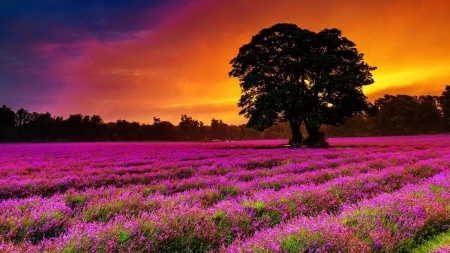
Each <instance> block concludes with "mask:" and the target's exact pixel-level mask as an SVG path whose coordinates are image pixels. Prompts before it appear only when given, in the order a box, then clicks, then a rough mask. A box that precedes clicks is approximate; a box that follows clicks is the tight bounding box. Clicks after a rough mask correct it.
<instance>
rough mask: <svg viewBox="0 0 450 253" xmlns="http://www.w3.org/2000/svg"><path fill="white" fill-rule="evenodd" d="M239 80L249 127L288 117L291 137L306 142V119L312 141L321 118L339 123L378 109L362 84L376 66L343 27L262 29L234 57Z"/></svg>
mask: <svg viewBox="0 0 450 253" xmlns="http://www.w3.org/2000/svg"><path fill="white" fill-rule="evenodd" d="M230 63H231V65H232V67H233V69H232V70H231V72H230V73H229V75H230V76H231V77H237V78H239V81H240V87H241V92H242V96H241V98H240V100H239V103H238V105H239V106H240V107H242V108H243V109H242V110H241V112H240V114H244V116H245V117H246V118H248V119H249V120H248V123H247V126H248V127H253V128H256V129H258V130H264V129H266V128H268V127H270V126H272V125H273V124H274V123H275V122H276V121H277V120H279V121H281V122H285V121H288V122H289V124H290V128H291V131H292V139H291V141H295V142H301V141H302V134H301V132H300V125H301V123H302V122H303V121H304V122H305V124H306V129H307V131H308V135H309V139H310V141H320V140H321V135H320V133H319V129H320V126H321V125H322V124H328V125H339V124H343V123H344V122H345V120H346V119H347V118H351V117H353V116H355V115H357V114H359V113H361V112H364V111H365V112H369V113H371V114H373V113H375V112H376V110H375V109H374V108H375V107H373V105H372V104H371V103H370V102H369V101H368V100H367V98H366V96H365V95H364V94H363V92H362V87H363V86H365V85H369V84H372V83H373V82H374V81H373V79H372V75H371V73H370V71H372V70H375V69H376V68H375V67H371V66H369V65H367V64H366V63H365V62H364V61H363V54H360V53H358V51H357V50H356V48H355V44H354V43H353V42H351V41H350V40H348V39H347V38H345V37H342V36H341V31H340V30H338V29H325V30H323V31H321V32H319V33H315V32H311V31H308V30H304V29H301V28H299V27H298V26H296V25H294V24H277V25H274V26H272V27H270V28H266V29H263V30H261V31H260V32H259V33H258V34H257V35H255V36H253V38H252V39H251V41H250V43H249V44H245V45H244V46H242V47H241V48H240V49H239V54H238V55H237V56H236V57H235V58H234V59H233V60H232V61H231V62H230Z"/></svg>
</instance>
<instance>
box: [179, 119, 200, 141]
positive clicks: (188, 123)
mask: <svg viewBox="0 0 450 253" xmlns="http://www.w3.org/2000/svg"><path fill="white" fill-rule="evenodd" d="M202 127H203V122H201V121H198V120H195V119H193V118H192V117H189V116H187V115H186V114H183V115H181V121H180V123H178V128H179V130H180V134H181V136H180V138H181V139H182V140H186V141H194V140H201V139H202V138H201V136H200V130H201V128H202Z"/></svg>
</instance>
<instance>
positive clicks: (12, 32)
mask: <svg viewBox="0 0 450 253" xmlns="http://www.w3.org/2000/svg"><path fill="white" fill-rule="evenodd" d="M449 15H450V1H447V0H377V1H361V0H303V1H302V0H281V1H273V0H190V1H182V0H157V1H148V0H126V1H125V0H124V1H118V0H101V1H94V0H61V1H54V0H33V1H23V0H1V1H0V106H1V105H3V104H6V105H7V106H8V107H11V108H12V109H13V110H15V111H16V110H17V109H19V108H21V107H22V108H25V109H27V110H28V111H30V112H32V111H36V112H47V111H48V112H50V113H51V114H52V115H53V116H63V117H65V118H66V117H68V116H69V115H70V114H77V113H80V114H83V115H93V114H96V115H100V116H101V117H102V118H103V119H104V120H105V121H106V122H108V121H116V120H117V119H126V120H128V121H137V122H140V123H152V122H153V116H155V117H159V118H161V120H167V121H170V122H172V123H174V124H178V122H179V121H180V117H181V114H187V115H188V116H191V117H193V118H194V119H197V120H201V121H203V122H204V123H205V124H206V125H209V124H210V123H211V119H212V118H216V119H222V120H223V121H224V122H225V123H228V124H242V123H245V122H246V119H245V118H244V117H243V116H240V115H238V112H239V108H238V107H237V102H238V100H239V97H240V88H239V83H238V80H237V79H234V78H230V77H228V72H229V71H230V70H231V66H230V64H229V62H230V60H231V59H232V58H234V57H235V56H236V55H237V53H238V50H239V48H240V47H241V46H242V45H243V44H245V43H248V42H249V41H250V39H251V37H252V36H253V35H255V34H256V33H258V32H259V31H260V30H261V29H263V28H266V27H270V26H272V25H274V24H276V23H295V24H296V25H298V26H299V27H300V28H303V29H309V30H312V31H316V32H318V31H320V30H322V29H324V28H338V29H340V30H341V31H342V35H343V36H345V37H347V38H348V39H350V40H351V41H353V42H354V43H355V44H356V47H357V49H358V50H359V51H360V52H361V53H364V59H365V61H366V62H367V63H369V65H371V66H376V67H378V69H377V70H376V71H374V72H373V75H374V79H375V83H374V84H372V85H370V86H368V87H366V88H365V89H364V92H365V94H366V95H367V96H368V97H369V99H370V100H371V101H374V100H375V99H377V98H379V97H381V96H382V95H383V94H392V95H395V94H409V95H422V94H430V95H440V94H441V93H442V91H443V90H444V88H445V86H446V85H450V32H449V31H450V18H449Z"/></svg>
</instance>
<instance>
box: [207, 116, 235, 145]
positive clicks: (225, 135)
mask: <svg viewBox="0 0 450 253" xmlns="http://www.w3.org/2000/svg"><path fill="white" fill-rule="evenodd" d="M229 132H230V130H229V128H228V125H227V124H225V123H223V122H222V120H217V119H214V118H213V119H212V120H211V133H210V135H211V136H210V138H211V139H220V140H224V139H229Z"/></svg>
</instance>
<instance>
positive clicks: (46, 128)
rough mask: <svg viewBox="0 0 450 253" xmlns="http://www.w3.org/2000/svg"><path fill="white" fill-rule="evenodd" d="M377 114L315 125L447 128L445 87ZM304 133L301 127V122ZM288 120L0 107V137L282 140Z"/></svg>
mask: <svg viewBox="0 0 450 253" xmlns="http://www.w3.org/2000/svg"><path fill="white" fill-rule="evenodd" d="M375 105H376V106H377V107H378V108H379V112H378V115H377V116H374V117H369V116H367V115H357V116H355V117H354V118H351V119H348V120H347V122H346V124H344V125H341V126H325V127H323V129H321V130H322V131H323V132H324V133H325V136H327V137H340V136H342V137H344V136H381V135H416V134H438V133H448V132H449V130H450V86H446V88H445V90H444V92H443V93H442V95H441V96H429V95H426V96H408V95H396V96H393V95H385V96H384V97H383V98H380V99H378V100H376V101H375ZM302 132H303V133H304V136H305V135H306V131H305V129H304V126H302ZM290 137H291V132H290V128H289V126H288V124H286V123H278V124H276V125H275V126H273V127H271V128H268V129H266V130H264V131H263V132H258V131H256V130H254V129H252V128H247V127H246V126H245V125H228V124H226V123H224V122H223V121H222V120H217V119H214V118H213V119H212V120H211V123H210V125H205V124H204V123H203V122H201V121H198V120H195V119H193V118H192V117H189V116H187V115H182V116H181V119H180V122H179V123H178V125H173V124H172V123H171V122H168V121H163V120H161V119H160V118H156V117H154V118H153V123H152V124H140V123H138V122H128V121H126V120H117V121H116V122H108V123H105V122H104V121H103V119H102V118H101V117H100V116H98V115H92V116H89V115H81V114H73V115H70V116H69V117H68V118H66V119H64V118H63V117H60V116H52V115H51V114H50V113H48V112H47V113H37V112H32V113H30V112H28V111H27V110H25V109H23V108H21V109H19V110H17V111H13V110H12V109H11V108H9V107H7V106H6V105H3V106H2V107H1V108H0V142H66V141H76V142H91V141H211V140H214V139H218V140H255V139H288V138H290Z"/></svg>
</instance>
